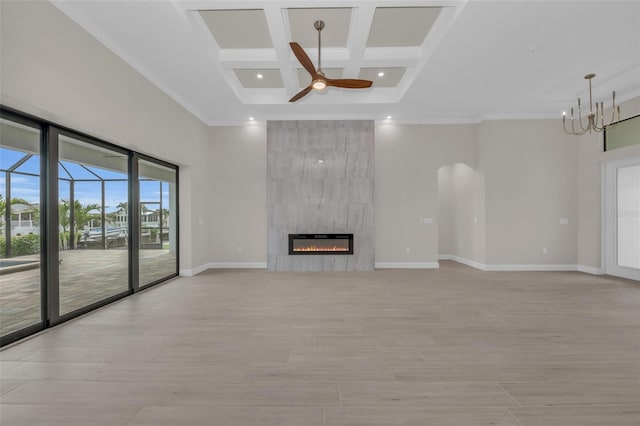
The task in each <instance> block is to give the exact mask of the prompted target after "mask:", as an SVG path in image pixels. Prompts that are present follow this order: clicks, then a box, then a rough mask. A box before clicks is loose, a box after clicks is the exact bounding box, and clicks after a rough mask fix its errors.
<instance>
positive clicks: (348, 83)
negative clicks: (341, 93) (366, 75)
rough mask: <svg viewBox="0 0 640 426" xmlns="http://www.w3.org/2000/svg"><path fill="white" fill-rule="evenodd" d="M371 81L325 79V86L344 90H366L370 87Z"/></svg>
mask: <svg viewBox="0 0 640 426" xmlns="http://www.w3.org/2000/svg"><path fill="white" fill-rule="evenodd" d="M372 84H373V81H370V80H357V79H351V78H339V79H335V80H332V79H327V86H333V87H344V88H345V89H366V88H367V87H371V85H372Z"/></svg>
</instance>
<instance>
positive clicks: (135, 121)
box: [0, 1, 210, 272]
mask: <svg viewBox="0 0 640 426" xmlns="http://www.w3.org/2000/svg"><path fill="white" fill-rule="evenodd" d="M0 7H1V10H0V11H1V15H2V16H1V19H2V21H1V30H0V31H1V33H0V35H1V37H0V40H1V45H0V50H1V55H2V56H1V58H0V64H1V73H0V101H1V102H2V103H3V104H5V105H7V106H10V107H13V108H16V109H19V110H22V111H24V112H27V113H31V114H34V115H36V116H39V117H42V118H45V119H49V120H51V121H54V122H57V123H59V124H61V125H65V126H68V127H71V128H73V129H77V130H79V131H82V132H86V133H88V134H90V135H93V136H96V137H98V138H101V139H104V140H107V141H109V142H112V143H114V144H117V145H120V146H125V147H128V148H132V149H134V150H136V151H139V152H142V153H146V154H149V155H152V156H154V157H156V158H160V159H163V160H167V161H169V162H172V163H175V164H178V165H179V166H180V249H181V251H180V269H181V270H185V271H186V272H189V271H191V270H193V269H197V268H198V267H199V266H200V265H203V264H205V263H206V262H207V261H208V259H209V240H210V236H209V235H208V232H205V225H198V224H197V223H196V222H195V218H196V217H197V216H203V215H204V214H203V212H206V210H207V208H208V207H209V202H208V197H207V195H206V191H207V181H208V176H207V149H208V143H207V140H208V137H207V127H206V126H205V125H204V124H203V123H202V122H200V121H199V120H197V119H196V118H194V117H193V116H192V115H191V114H190V113H188V112H187V111H185V110H184V109H183V108H182V107H180V106H179V105H178V104H177V103H175V102H174V101H173V100H172V99H171V98H169V97H168V96H166V95H165V94H164V93H163V92H161V91H160V90H159V89H158V88H156V87H155V86H153V85H152V84H151V83H150V82H149V81H148V80H146V79H145V78H144V77H142V76H141V75H140V74H138V73H137V72H136V71H135V70H133V69H132V68H131V67H130V66H129V65H127V64H126V63H125V62H124V61H122V60H121V59H120V58H119V57H117V56H116V55H114V54H113V53H112V52H111V51H110V50H108V49H107V48H106V47H104V46H103V45H102V44H101V43H100V42H98V41H97V40H96V39H94V38H93V37H92V36H91V35H89V34H88V33H87V32H85V31H84V30H83V29H81V28H80V27H79V26H78V25H76V24H75V23H74V22H73V21H71V20H70V19H68V18H67V17H66V16H65V15H63V14H62V13H61V12H60V11H59V10H58V9H57V8H55V7H54V6H52V5H51V4H50V3H48V2H40V1H37V2H36V1H22V2H18V1H2V2H0ZM205 220H208V218H205Z"/></svg>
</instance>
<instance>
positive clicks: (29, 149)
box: [0, 119, 42, 337]
mask: <svg viewBox="0 0 640 426" xmlns="http://www.w3.org/2000/svg"><path fill="white" fill-rule="evenodd" d="M0 135H1V136H2V137H1V138H0V336H2V337H5V336H8V335H10V334H12V333H15V332H18V331H20V330H22V329H25V328H27V327H30V326H33V325H36V324H41V323H42V297H41V277H40V267H41V266H40V265H41V263H40V261H41V253H40V239H41V228H40V192H41V190H40V138H41V134H40V130H39V129H36V128H32V127H29V126H25V125H22V124H18V123H15V122H13V121H10V120H6V119H1V120H0Z"/></svg>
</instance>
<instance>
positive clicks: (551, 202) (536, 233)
mask: <svg viewBox="0 0 640 426" xmlns="http://www.w3.org/2000/svg"><path fill="white" fill-rule="evenodd" d="M576 143H577V142H576V141H575V140H572V139H570V138H569V136H568V135H565V134H564V133H563V131H562V128H561V127H560V126H559V120H495V121H484V122H482V123H481V124H480V125H479V129H478V144H479V148H478V149H479V153H480V156H479V164H480V167H479V169H480V171H481V172H482V173H483V174H484V177H485V185H486V186H485V192H486V198H485V203H486V259H485V263H486V264H488V265H505V264H541V265H542V264H544V265H547V264H556V265H575V264H576V261H577V255H576V253H577V250H576V244H577V240H576V232H577V221H578V216H577V209H576V205H577V192H578V187H577V156H576V146H575V144H576ZM561 218H564V219H568V224H566V225H561V224H560V219H561ZM544 248H546V249H547V253H546V254H544V253H543V249H544Z"/></svg>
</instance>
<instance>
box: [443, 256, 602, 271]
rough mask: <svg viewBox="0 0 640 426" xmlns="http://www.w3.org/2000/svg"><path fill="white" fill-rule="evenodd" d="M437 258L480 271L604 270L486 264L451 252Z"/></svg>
mask: <svg viewBox="0 0 640 426" xmlns="http://www.w3.org/2000/svg"><path fill="white" fill-rule="evenodd" d="M438 259H439V260H453V261H455V262H458V263H462V264H463V265H467V266H471V267H472V268H476V269H480V270H481V271H493V272H499V271H522V272H524V271H548V272H554V271H555V272H566V271H579V272H584V273H587V274H592V275H602V274H604V271H603V270H602V268H594V267H591V266H584V265H555V264H541V265H540V264H525V265H518V264H512V265H486V264H484V263H480V262H476V261H475V260H471V259H465V258H464V257H459V256H455V255H453V254H441V255H439V256H438Z"/></svg>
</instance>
